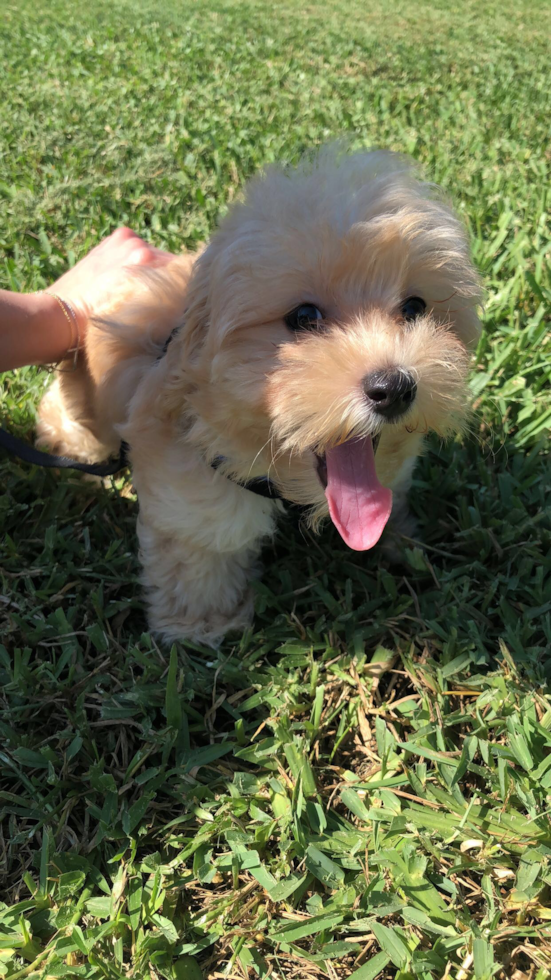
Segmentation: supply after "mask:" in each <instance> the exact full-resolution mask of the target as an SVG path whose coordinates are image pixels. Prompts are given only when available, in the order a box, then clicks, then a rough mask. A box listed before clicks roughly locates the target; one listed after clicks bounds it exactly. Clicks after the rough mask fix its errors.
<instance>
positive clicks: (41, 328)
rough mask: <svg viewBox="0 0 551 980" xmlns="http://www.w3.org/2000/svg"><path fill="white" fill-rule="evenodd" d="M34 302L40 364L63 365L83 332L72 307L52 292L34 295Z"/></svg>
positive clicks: (37, 354) (35, 332)
mask: <svg viewBox="0 0 551 980" xmlns="http://www.w3.org/2000/svg"><path fill="white" fill-rule="evenodd" d="M32 299H33V300H34V311H33V328H34V329H33V336H34V342H35V345H36V346H35V349H36V352H37V353H36V360H37V361H38V360H39V361H40V363H44V364H51V363H57V362H58V361H62V360H63V359H64V358H66V357H68V356H69V353H70V352H71V351H73V350H74V349H75V347H76V346H78V337H79V331H78V325H77V322H76V320H75V318H74V316H73V311H72V307H69V306H68V304H66V303H64V302H63V301H62V300H61V297H60V298H58V297H57V296H56V295H55V293H50V292H48V291H44V292H40V293H33V294H32ZM60 300H61V301H60Z"/></svg>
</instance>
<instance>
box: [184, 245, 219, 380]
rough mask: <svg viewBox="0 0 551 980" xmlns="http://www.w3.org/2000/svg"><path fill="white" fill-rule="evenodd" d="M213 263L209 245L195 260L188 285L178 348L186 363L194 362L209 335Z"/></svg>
mask: <svg viewBox="0 0 551 980" xmlns="http://www.w3.org/2000/svg"><path fill="white" fill-rule="evenodd" d="M212 261H213V256H212V246H211V245H209V246H208V247H207V248H206V249H205V251H203V252H201V253H200V254H199V256H198V258H197V259H196V260H195V264H194V266H193V271H192V273H191V278H190V280H189V283H188V287H187V296H186V308H185V312H184V317H183V323H182V327H181V329H180V330H179V332H178V333H179V336H178V340H179V344H178V346H179V348H180V350H181V352H182V354H183V357H184V360H185V361H186V362H189V361H193V360H194V358H195V357H196V356H197V354H198V353H199V351H200V350H201V348H202V347H203V345H204V343H205V340H206V337H207V334H208V328H209V321H210V289H211V273H212Z"/></svg>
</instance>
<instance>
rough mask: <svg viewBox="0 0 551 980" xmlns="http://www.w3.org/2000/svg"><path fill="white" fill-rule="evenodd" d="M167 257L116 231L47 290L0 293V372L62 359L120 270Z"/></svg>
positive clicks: (121, 230)
mask: <svg viewBox="0 0 551 980" xmlns="http://www.w3.org/2000/svg"><path fill="white" fill-rule="evenodd" d="M173 258H174V256H173V255H171V254H170V252H163V251H161V249H158V248H154V247H153V246H152V245H148V244H147V242H144V240H143V238H140V237H139V235H136V234H135V233H134V232H133V231H131V230H130V228H118V229H117V231H115V232H113V234H112V235H109V237H108V238H106V239H104V241H102V242H101V244H100V245H97V246H96V247H95V248H93V249H92V251H91V252H89V253H88V255H86V256H85V257H84V258H83V259H81V260H80V262H77V264H76V265H75V266H74V267H73V268H72V269H69V271H68V272H66V273H65V274H64V275H62V276H61V278H60V279H58V280H57V282H54V283H53V284H52V286H50V287H49V289H48V290H45V291H44V292H41V293H13V292H8V291H3V290H2V291H0V371H10V370H13V369H14V368H17V367H22V366H23V365H24V364H51V363H58V362H59V361H62V360H63V359H64V358H66V357H67V355H68V353H69V352H70V351H72V350H74V349H75V347H79V346H80V345H81V344H82V341H83V338H84V332H85V330H86V326H87V323H88V319H89V317H90V315H91V314H93V313H94V310H95V309H96V308H98V307H100V306H101V303H102V301H103V300H104V299H105V298H107V297H108V296H109V293H110V290H111V289H112V287H113V285H116V283H117V279H120V278H122V277H123V276H124V274H125V270H126V269H128V268H131V267H134V266H136V267H139V266H142V267H146V266H149V267H158V266H162V265H166V264H167V263H168V262H170V261H171V260H172V259H173ZM73 312H74V317H76V321H77V322H76V324H75V323H74V322H73V320H74V317H73Z"/></svg>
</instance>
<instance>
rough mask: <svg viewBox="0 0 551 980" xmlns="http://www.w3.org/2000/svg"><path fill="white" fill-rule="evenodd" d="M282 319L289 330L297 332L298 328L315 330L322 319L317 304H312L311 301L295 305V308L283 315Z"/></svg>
mask: <svg viewBox="0 0 551 980" xmlns="http://www.w3.org/2000/svg"><path fill="white" fill-rule="evenodd" d="M284 320H285V323H286V324H287V326H288V327H289V330H295V331H297V332H298V331H300V330H315V329H316V326H317V325H318V324H319V322H320V320H323V313H321V312H320V310H318V308H317V306H313V305H312V303H303V304H302V306H297V308H296V310H291V312H290V313H288V314H287V316H286V317H284Z"/></svg>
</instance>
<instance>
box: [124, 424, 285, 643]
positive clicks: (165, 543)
mask: <svg viewBox="0 0 551 980" xmlns="http://www.w3.org/2000/svg"><path fill="white" fill-rule="evenodd" d="M160 442H161V437H160V436H158V438H157V440H156V444H155V446H154V445H153V443H150V444H149V445H150V451H149V452H148V454H147V456H144V455H143V450H142V447H140V449H138V448H137V445H136V441H135V444H134V446H133V447H132V456H133V478H134V486H135V487H136V490H137V493H138V498H139V503H140V517H139V520H138V538H139V543H140V560H141V562H142V565H143V577H142V581H143V584H144V585H145V590H146V601H147V605H148V620H149V623H150V626H151V629H152V630H153V631H154V632H156V633H158V634H159V635H160V636H162V637H163V639H164V640H167V641H169V642H171V641H173V640H176V639H179V640H182V639H186V638H190V639H194V640H196V641H199V642H202V643H207V644H209V645H211V646H216V645H217V643H218V642H219V641H220V640H221V639H222V637H223V636H224V635H225V634H226V633H227V632H229V631H230V630H235V629H239V630H242V629H243V628H244V627H245V626H247V625H248V624H249V623H250V622H251V618H252V614H253V601H252V592H251V587H250V583H251V579H253V578H255V577H256V576H257V574H258V572H259V563H258V557H259V552H260V548H261V545H262V541H263V540H265V539H266V537H268V536H269V535H270V534H272V533H273V530H274V527H275V520H276V515H277V513H278V511H279V510H280V509H281V505H280V504H279V503H278V502H275V501H270V500H266V499H264V498H263V497H259V496H256V495H254V494H252V493H250V492H249V491H248V490H244V489H243V488H242V487H239V486H237V485H236V484H235V483H233V482H232V481H231V480H229V479H227V478H226V477H224V476H223V475H222V474H221V473H216V472H214V471H213V470H212V469H211V468H210V466H208V465H207V464H205V463H204V462H203V461H202V460H197V461H196V462H194V461H193V458H191V459H190V458H188V459H186V451H185V448H182V450H181V456H179V455H176V454H175V453H174V447H173V445H172V444H169V445H168V446H167V456H165V457H163V454H162V452H159V444H160ZM192 452H193V451H192V450H191V447H189V449H188V454H189V456H192ZM152 455H154V457H155V458H153V459H152Z"/></svg>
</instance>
